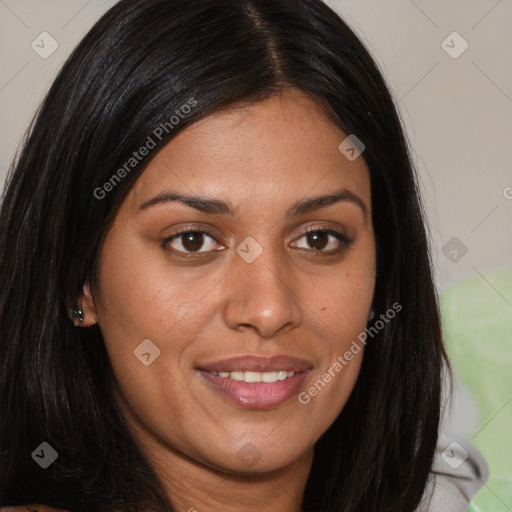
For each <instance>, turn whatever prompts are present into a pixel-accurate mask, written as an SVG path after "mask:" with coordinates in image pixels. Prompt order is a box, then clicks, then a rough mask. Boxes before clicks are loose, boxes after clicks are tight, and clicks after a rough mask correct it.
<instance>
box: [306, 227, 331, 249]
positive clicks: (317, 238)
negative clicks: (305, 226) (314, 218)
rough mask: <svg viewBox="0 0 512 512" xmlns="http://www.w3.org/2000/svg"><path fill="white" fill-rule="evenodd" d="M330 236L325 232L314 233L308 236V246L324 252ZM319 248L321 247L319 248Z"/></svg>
mask: <svg viewBox="0 0 512 512" xmlns="http://www.w3.org/2000/svg"><path fill="white" fill-rule="evenodd" d="M328 236H329V235H328V234H327V233H325V232H318V231H313V232H310V233H308V234H307V237H308V244H309V246H310V247H311V248H313V249H315V250H318V251H320V250H322V249H324V248H325V247H326V246H327V243H328ZM318 246H319V247H318Z"/></svg>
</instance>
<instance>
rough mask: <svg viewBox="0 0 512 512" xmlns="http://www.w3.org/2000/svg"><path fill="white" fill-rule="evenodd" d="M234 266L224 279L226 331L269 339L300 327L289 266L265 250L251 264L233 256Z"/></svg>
mask: <svg viewBox="0 0 512 512" xmlns="http://www.w3.org/2000/svg"><path fill="white" fill-rule="evenodd" d="M234 265H235V266H236V268H233V269H232V271H231V272H229V274H228V276H226V279H227V280H228V282H227V283H226V285H227V288H226V303H225V306H224V310H223V316H224V322H225V323H226V325H227V326H228V327H230V328H231V329H234V330H236V331H239V332H242V331H245V330H250V329H252V330H255V331H256V332H257V334H258V335H259V336H260V337H261V338H271V337H273V336H275V335H276V333H277V332H279V331H285V330H290V329H293V328H294V327H297V326H298V325H300V324H301V322H302V317H303V313H302V308H301V304H302V302H301V300H300V299H299V290H298V289H297V280H294V279H293V271H294V269H293V268H292V266H293V264H292V263H291V262H289V261H286V258H285V257H284V256H280V255H278V254H277V253H276V252H275V251H271V250H270V249H266V248H265V249H264V250H263V252H262V253H261V255H260V256H259V257H258V258H257V259H256V260H255V261H253V262H252V263H247V262H246V261H244V260H243V259H242V258H240V257H238V256H237V257H236V260H235V263H234Z"/></svg>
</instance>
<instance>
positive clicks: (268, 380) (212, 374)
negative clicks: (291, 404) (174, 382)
mask: <svg viewBox="0 0 512 512" xmlns="http://www.w3.org/2000/svg"><path fill="white" fill-rule="evenodd" d="M311 369H312V364H311V363H309V362H308V361H305V360H303V359H298V358H294V357H288V356H276V357H272V358H268V357H262V356H238V357H234V358H230V359H225V360H223V361H217V362H215V363H211V364H204V365H201V366H200V367H198V368H197V370H198V371H199V373H200V375H201V376H202V377H203V379H204V381H205V382H206V383H207V385H209V387H210V389H213V390H214V391H216V392H218V393H220V394H221V395H222V396H223V397H225V398H227V399H228V400H229V401H231V402H232V403H235V404H237V405H239V406H241V407H245V408H251V409H268V408H271V407H276V406H278V405H281V404H283V403H284V402H286V401H287V400H289V399H290V398H292V397H293V396H294V395H296V394H297V393H298V392H299V390H300V387H301V385H302V383H303V381H304V379H305V378H306V376H307V374H308V373H309V371H310V370H311Z"/></svg>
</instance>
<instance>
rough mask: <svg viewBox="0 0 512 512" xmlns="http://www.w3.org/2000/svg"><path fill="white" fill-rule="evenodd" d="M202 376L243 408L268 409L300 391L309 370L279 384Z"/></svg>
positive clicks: (278, 382)
mask: <svg viewBox="0 0 512 512" xmlns="http://www.w3.org/2000/svg"><path fill="white" fill-rule="evenodd" d="M200 373H201V375H202V376H203V377H204V378H205V379H206V381H207V382H208V383H210V384H211V385H212V386H213V388H214V389H215V390H217V391H219V392H220V393H221V394H223V395H224V396H225V397H226V398H228V399H229V400H231V401H232V402H234V403H235V404H237V405H240V406H241V407H247V408H250V409H267V408H270V407H275V406H277V405H281V404H282V403H284V402H286V401H287V400H289V399H290V398H292V397H293V396H294V395H296V394H297V393H298V391H299V389H300V386H301V384H302V382H303V381H304V379H305V378H306V376H307V374H308V373H309V371H308V370H305V371H302V372H298V373H295V374H294V375H293V377H288V378H286V379H285V380H278V381H277V382H251V383H248V382H243V381H242V382H240V381H237V380H233V379H231V378H230V377H219V376H218V375H214V374H213V373H209V372H206V371H204V370H200Z"/></svg>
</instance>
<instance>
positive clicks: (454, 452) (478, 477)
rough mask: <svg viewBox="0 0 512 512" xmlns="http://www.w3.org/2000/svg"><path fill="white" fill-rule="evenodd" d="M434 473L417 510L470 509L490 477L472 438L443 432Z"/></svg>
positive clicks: (462, 511)
mask: <svg viewBox="0 0 512 512" xmlns="http://www.w3.org/2000/svg"><path fill="white" fill-rule="evenodd" d="M431 474H432V478H431V481H430V483H429V485H428V487H427V490H426V492H425V494H424V497H423V501H422V505H421V506H420V507H419V508H418V509H417V512H466V511H467V510H468V508H469V501H470V500H471V499H472V498H474V496H475V495H476V494H477V492H478V491H479V490H480V489H481V488H482V487H483V485H484V484H485V482H486V481H487V479H488V478H489V468H488V466H487V463H486V462H485V460H484V458H483V457H482V455H481V454H480V452H479V451H478V450H477V449H476V448H475V447H474V446H472V445H471V444H470V443H468V441H466V440H464V439H463V438H461V437H460V436H458V435H455V434H452V433H450V432H442V433H441V434H440V436H439V440H438V443H437V449H436V455H435V459H434V463H433V465H432V470H431Z"/></svg>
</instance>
